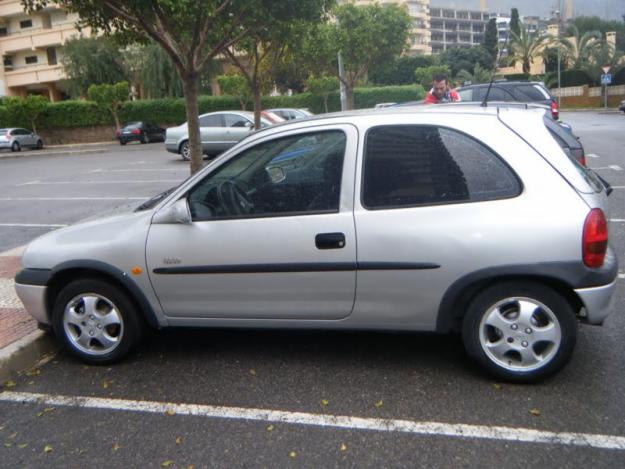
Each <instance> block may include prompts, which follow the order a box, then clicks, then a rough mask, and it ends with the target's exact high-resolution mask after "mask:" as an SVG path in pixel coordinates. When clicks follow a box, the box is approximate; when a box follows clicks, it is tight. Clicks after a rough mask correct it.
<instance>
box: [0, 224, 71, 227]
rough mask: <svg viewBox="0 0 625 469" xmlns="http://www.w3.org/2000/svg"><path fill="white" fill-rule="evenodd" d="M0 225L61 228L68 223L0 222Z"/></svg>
mask: <svg viewBox="0 0 625 469" xmlns="http://www.w3.org/2000/svg"><path fill="white" fill-rule="evenodd" d="M0 226H7V227H15V228H63V227H65V226H69V225H61V224H44V223H0Z"/></svg>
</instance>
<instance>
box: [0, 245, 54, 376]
mask: <svg viewBox="0 0 625 469" xmlns="http://www.w3.org/2000/svg"><path fill="white" fill-rule="evenodd" d="M24 248H25V247H19V248H16V249H12V250H10V251H6V252H3V253H0V384H1V383H3V382H4V381H6V380H7V379H9V377H10V376H11V375H12V374H14V373H17V372H19V371H21V370H23V369H27V368H29V367H31V366H33V365H35V364H36V363H37V362H38V361H39V360H40V359H41V358H42V357H43V355H45V354H47V353H50V352H52V351H54V350H55V347H56V345H55V343H54V342H53V341H52V340H51V338H50V337H49V335H48V334H45V333H43V332H41V331H38V329H37V322H36V321H35V320H34V319H33V318H32V317H31V316H30V315H29V314H28V313H27V312H26V311H25V310H24V307H23V305H22V303H21V301H20V300H19V298H18V297H17V295H16V293H15V288H14V280H13V279H14V278H15V274H16V273H17V272H18V271H19V270H20V269H21V256H22V253H23V252H24Z"/></svg>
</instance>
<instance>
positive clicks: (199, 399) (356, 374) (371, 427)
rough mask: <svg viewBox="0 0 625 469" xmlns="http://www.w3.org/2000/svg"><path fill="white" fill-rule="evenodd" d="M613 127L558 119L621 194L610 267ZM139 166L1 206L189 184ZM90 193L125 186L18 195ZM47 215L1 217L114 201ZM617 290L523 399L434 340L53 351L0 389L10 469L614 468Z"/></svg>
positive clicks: (2, 436)
mask: <svg viewBox="0 0 625 469" xmlns="http://www.w3.org/2000/svg"><path fill="white" fill-rule="evenodd" d="M580 114H581V115H580ZM622 117H623V116H619V115H603V116H595V115H593V114H591V113H563V119H564V120H568V121H570V122H571V123H572V124H573V128H574V131H575V132H576V133H577V134H579V135H580V136H581V137H582V142H583V143H584V144H585V146H586V150H587V152H588V153H591V154H593V155H596V156H595V157H591V158H589V164H590V166H593V167H597V168H600V169H598V171H600V172H601V175H602V176H604V177H605V178H606V179H607V180H608V181H609V182H610V183H612V184H613V185H614V186H615V187H617V189H615V191H614V193H613V194H612V196H611V197H610V199H611V201H610V202H611V207H612V212H611V215H610V217H611V222H610V236H611V243H612V245H613V246H614V248H615V249H616V250H617V255H618V256H619V257H620V258H621V259H623V258H625V200H624V199H625V189H621V188H620V187H621V186H622V187H623V188H625V171H619V170H618V169H616V168H614V167H613V166H619V167H621V168H625V160H623V157H622V152H621V151H620V149H621V148H622V147H623V144H625V133H623V132H622V125H623V122H625V121H623V120H614V119H615V118H617V119H618V118H622ZM619 129H620V131H619ZM144 152H145V150H143V149H137V148H134V149H132V150H131V151H130V152H128V153H124V152H119V153H117V152H116V153H115V154H114V156H112V155H108V157H107V158H103V155H88V156H87V159H86V160H81V162H80V165H79V166H80V167H76V166H75V165H69V164H67V163H65V162H62V161H60V162H58V163H57V164H56V165H55V166H53V167H50V168H48V170H47V174H44V177H43V178H39V177H33V173H32V172H31V173H30V174H29V178H21V177H20V175H21V172H20V171H18V170H17V169H15V170H14V171H15V173H14V176H13V178H12V179H11V183H7V182H5V183H4V184H5V185H4V186H3V190H4V191H5V192H6V190H7V187H8V190H9V193H10V196H13V197H34V196H37V195H38V196H43V195H45V196H47V197H51V196H55V197H70V196H74V197H76V196H77V194H78V195H79V194H81V193H82V194H85V197H87V198H94V197H97V196H102V194H105V193H107V192H108V193H109V194H111V193H112V194H113V195H115V196H118V197H120V198H127V197H139V196H141V195H143V193H144V192H145V191H146V189H147V187H151V185H150V183H140V182H135V183H133V182H131V179H134V180H135V181H141V180H143V181H145V180H149V178H151V177H154V178H155V179H159V180H160V181H161V182H162V179H170V178H171V179H174V178H175V177H180V179H182V178H184V177H185V176H186V174H185V173H186V169H187V168H186V165H184V164H180V163H181V162H179V161H178V160H176V159H175V158H172V155H161V154H158V153H154V154H148V153H144ZM112 158H115V160H114V162H113V163H111V159H112ZM70 159H71V158H70ZM74 160H75V157H74ZM13 161H14V160H12V162H13ZM140 162H143V163H140ZM86 163H89V164H86ZM135 163H139V164H135ZM68 166H69V167H70V169H69V170H68V169H67V168H68ZM61 168H65V169H63V170H61ZM134 169H136V170H138V171H133V170H134ZM144 169H147V170H149V171H143V170H144ZM96 170H97V171H96ZM131 170H132V171H131ZM94 171H95V172H94ZM150 171H151V172H150ZM68 172H69V174H68ZM3 174H8V173H3ZM154 174H158V175H160V176H154ZM174 174H175V175H177V176H170V175H174ZM94 175H95V176H94ZM97 176H101V177H102V179H103V180H105V181H106V180H109V179H107V178H110V180H113V179H115V180H125V181H127V184H119V185H117V186H115V187H116V189H114V190H112V189H111V186H112V185H113V184H111V185H110V186H108V187H107V186H106V185H104V187H99V186H97V185H96V184H83V185H80V186H79V187H74V186H72V185H69V184H67V185H66V184H56V185H53V184H49V185H45V184H35V185H30V186H31V187H29V186H28V185H26V186H18V184H23V183H25V182H29V181H33V180H41V181H44V182H53V181H56V182H63V181H70V180H72V179H73V180H84V181H90V180H93V178H94V177H97ZM2 177H3V176H2V175H0V184H1V183H2ZM142 184H145V185H142ZM155 185H158V184H155ZM77 186H78V185H77ZM162 186H167V184H165V183H162V184H160V185H159V187H162ZM163 188H166V187H163ZM29 191H33V192H29ZM153 192H157V191H153ZM55 203H56V202H55V201H54V200H52V201H45V202H42V206H41V209H38V210H37V211H36V212H34V213H29V214H28V217H26V216H25V217H23V218H19V216H21V215H20V213H21V212H19V211H10V210H9V211H8V213H7V211H6V210H7V209H6V207H7V206H8V205H10V204H7V205H2V201H0V213H3V217H6V216H7V215H10V216H12V217H14V219H15V220H18V221H19V222H23V223H27V222H31V223H33V222H37V221H42V222H46V223H49V224H53V223H59V224H61V223H71V222H72V220H74V219H75V218H76V217H78V216H83V217H84V216H86V212H89V211H97V210H108V209H112V208H114V207H115V206H117V205H118V204H120V203H121V202H119V201H118V202H115V201H108V202H106V203H103V202H98V203H97V204H94V205H86V203H85V204H83V206H82V207H81V206H80V204H78V208H76V207H74V206H73V205H71V204H72V203H71V202H64V203H63V204H62V206H63V208H64V209H63V211H59V212H56V213H55V208H54V207H58V206H60V205H55ZM100 203H101V205H99V204H100ZM44 207H45V208H44ZM51 207H52V208H51ZM0 221H1V220H0ZM7 229H9V228H7ZM50 229H53V228H50ZM24 242H25V241H24ZM22 244H23V243H22ZM623 277H625V273H624V272H623V267H622V266H621V280H619V283H618V287H617V293H616V295H615V307H614V311H615V313H614V314H613V315H612V316H610V317H609V318H608V320H607V321H606V323H605V324H604V326H603V327H589V326H581V327H580V331H579V338H578V344H577V347H576V351H575V354H574V356H573V359H572V361H571V363H570V364H569V365H568V366H567V367H566V368H565V369H564V370H563V371H562V372H560V373H559V374H558V375H557V376H555V377H554V378H552V379H550V380H548V381H546V382H544V383H540V384H538V385H532V386H522V385H509V384H504V383H500V382H496V381H493V380H492V379H490V378H489V377H488V376H485V375H483V374H482V373H481V372H480V371H479V370H478V369H477V368H476V367H475V366H474V365H473V364H472V363H471V362H470V361H469V360H468V359H467V358H466V356H465V354H464V351H463V348H462V345H461V342H460V340H459V338H458V337H454V336H449V337H439V336H436V335H428V334H381V333H338V332H320V331H258V330H253V331H252V330H171V331H161V332H155V333H154V334H152V335H151V336H150V337H148V339H147V340H146V342H145V343H144V344H143V345H142V346H141V348H140V349H139V350H138V351H137V352H135V353H133V354H132V355H131V356H130V357H129V358H128V359H127V360H124V361H123V362H121V363H119V364H117V365H115V366H110V367H89V366H84V365H82V364H81V363H79V362H77V361H75V360H74V359H72V358H71V357H69V356H67V355H66V354H64V353H62V352H61V353H59V354H57V355H56V356H55V357H54V358H52V359H51V360H50V361H47V362H46V363H42V364H40V365H38V366H36V367H34V368H32V369H30V370H28V371H25V372H24V373H22V374H20V375H19V376H16V377H15V378H13V379H12V380H11V382H9V383H5V385H4V387H3V388H2V391H3V392H2V393H0V440H2V442H3V444H4V447H0V448H1V450H0V451H2V457H3V462H4V464H5V465H6V466H7V467H14V466H21V467H23V466H32V467H41V466H61V465H63V466H70V467H85V466H89V467H104V466H106V467H110V466H114V467H134V466H150V467H188V466H189V465H194V467H249V466H253V467H256V466H261V467H284V466H296V467H415V466H425V467H485V468H487V467H497V468H500V467H524V468H525V467H528V465H530V466H531V465H535V466H538V465H541V466H548V467H584V468H586V467H589V466H592V467H606V468H607V467H609V468H615V467H625V463H623V461H625V446H624V445H625V406H623V405H622V401H623V396H624V395H625V369H624V368H623V365H622V358H621V357H622V356H623V355H625V340H623V339H624V336H623V334H624V333H623V331H624V330H625V317H624V315H623V311H624V310H625V287H624V286H625V279H624V278H623Z"/></svg>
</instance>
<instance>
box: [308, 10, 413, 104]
mask: <svg viewBox="0 0 625 469" xmlns="http://www.w3.org/2000/svg"><path fill="white" fill-rule="evenodd" d="M334 16H335V18H336V21H335V22H333V23H328V24H324V25H321V26H320V27H318V28H316V30H314V32H313V33H312V35H311V37H310V38H309V39H308V40H307V41H306V42H305V51H306V54H307V58H308V61H309V63H312V64H316V66H317V67H318V72H319V71H322V72H326V73H329V74H331V75H335V76H336V77H339V69H338V62H337V55H338V53H339V52H340V53H341V56H342V59H343V64H344V70H345V74H344V76H343V77H339V79H341V80H342V81H343V84H344V85H345V92H346V97H347V108H348V109H353V108H354V88H355V86H356V85H357V84H358V83H359V82H361V81H363V80H365V79H366V77H367V73H368V71H369V70H370V68H371V67H372V66H373V65H374V64H376V65H377V66H384V65H388V64H389V63H392V61H393V59H394V58H396V57H398V56H399V55H400V54H401V53H402V52H403V51H404V50H405V48H406V45H407V42H406V41H407V38H408V32H409V30H410V27H411V20H410V16H409V15H408V13H407V11H406V10H405V9H404V8H402V7H399V6H398V5H395V4H385V5H382V6H381V5H378V4H373V5H366V6H355V5H352V4H344V5H341V6H339V7H337V8H336V9H335V10H334Z"/></svg>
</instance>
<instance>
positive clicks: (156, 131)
mask: <svg viewBox="0 0 625 469" xmlns="http://www.w3.org/2000/svg"><path fill="white" fill-rule="evenodd" d="M115 137H116V138H117V139H118V140H119V143H120V144H121V145H126V144H127V143H128V142H141V143H150V142H164V141H165V129H163V128H161V127H159V126H158V125H155V124H152V123H151V122H143V121H142V122H130V123H128V124H126V125H124V126H123V127H122V128H121V129H119V130H118V131H117V132H116V133H115Z"/></svg>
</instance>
